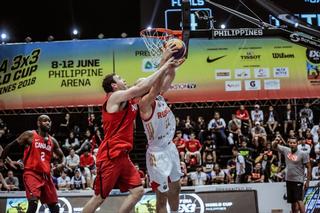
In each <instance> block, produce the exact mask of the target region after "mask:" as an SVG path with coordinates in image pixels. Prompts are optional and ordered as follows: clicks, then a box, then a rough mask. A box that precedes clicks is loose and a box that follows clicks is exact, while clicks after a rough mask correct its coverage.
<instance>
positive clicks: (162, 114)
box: [157, 107, 171, 119]
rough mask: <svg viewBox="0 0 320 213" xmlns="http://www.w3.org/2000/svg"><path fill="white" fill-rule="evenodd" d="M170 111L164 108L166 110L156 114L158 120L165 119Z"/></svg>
mask: <svg viewBox="0 0 320 213" xmlns="http://www.w3.org/2000/svg"><path fill="white" fill-rule="evenodd" d="M170 111H171V110H170V108H169V107H166V109H165V110H163V111H162V112H158V113H157V115H158V119H160V118H164V117H166V116H167V115H168V113H169V112H170Z"/></svg>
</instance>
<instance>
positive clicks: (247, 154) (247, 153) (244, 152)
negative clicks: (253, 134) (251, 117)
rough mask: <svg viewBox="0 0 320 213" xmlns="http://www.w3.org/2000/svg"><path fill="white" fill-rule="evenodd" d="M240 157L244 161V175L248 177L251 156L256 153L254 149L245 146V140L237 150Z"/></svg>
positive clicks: (250, 168)
mask: <svg viewBox="0 0 320 213" xmlns="http://www.w3.org/2000/svg"><path fill="white" fill-rule="evenodd" d="M238 151H239V153H240V155H241V156H243V158H244V161H245V167H246V168H245V174H246V175H249V174H250V173H251V172H252V167H253V166H252V165H253V160H252V158H253V156H254V154H255V152H256V150H255V149H253V148H251V147H248V146H247V140H242V142H241V146H240V147H239V148H238Z"/></svg>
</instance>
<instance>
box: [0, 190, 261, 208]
mask: <svg viewBox="0 0 320 213" xmlns="http://www.w3.org/2000/svg"><path fill="white" fill-rule="evenodd" d="M90 198H91V196H78V197H68V196H64V197H59V200H58V201H59V207H60V212H66V213H80V212H82V210H83V206H84V205H85V204H86V202H87V201H88V200H89V199H90ZM125 198H126V196H124V195H118V196H110V197H109V198H108V199H107V200H106V201H105V202H104V203H103V205H101V207H100V208H99V209H97V212H103V213H114V212H117V211H118V210H119V208H120V206H121V204H122V203H123V201H124V199H125ZM5 200H6V201H5ZM1 202H2V203H4V205H2V206H1V207H0V212H8V213H9V212H10V213H15V212H19V213H23V212H26V210H27V208H28V202H27V199H26V198H17V197H12V198H10V197H7V198H1V199H0V203H1ZM167 208H168V212H170V207H169V205H167ZM48 210H49V209H48V208H47V206H45V205H41V204H40V203H39V205H38V209H37V213H46V212H48ZM155 212H156V196H155V194H154V193H147V194H145V195H144V196H143V197H142V198H141V200H140V201H139V202H138V203H137V204H136V206H135V207H134V210H133V211H132V213H155ZM179 212H180V213H205V212H229V213H233V212H234V213H236V212H248V213H257V212H258V205H257V197H256V191H254V190H252V191H224V192H203V193H197V194H196V193H194V192H192V191H190V192H187V191H183V192H182V193H181V194H180V204H179Z"/></svg>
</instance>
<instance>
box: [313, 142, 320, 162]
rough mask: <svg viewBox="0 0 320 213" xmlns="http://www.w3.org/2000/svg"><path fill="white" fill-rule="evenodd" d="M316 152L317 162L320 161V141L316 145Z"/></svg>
mask: <svg viewBox="0 0 320 213" xmlns="http://www.w3.org/2000/svg"><path fill="white" fill-rule="evenodd" d="M314 152H315V154H316V160H320V142H319V141H318V142H317V143H315V145H314Z"/></svg>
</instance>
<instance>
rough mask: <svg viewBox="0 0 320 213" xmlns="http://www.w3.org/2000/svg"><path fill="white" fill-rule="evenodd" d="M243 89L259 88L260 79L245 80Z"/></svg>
mask: <svg viewBox="0 0 320 213" xmlns="http://www.w3.org/2000/svg"><path fill="white" fill-rule="evenodd" d="M244 85H245V90H261V81H260V80H245V82H244Z"/></svg>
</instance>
